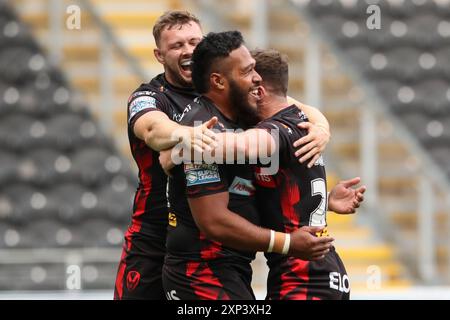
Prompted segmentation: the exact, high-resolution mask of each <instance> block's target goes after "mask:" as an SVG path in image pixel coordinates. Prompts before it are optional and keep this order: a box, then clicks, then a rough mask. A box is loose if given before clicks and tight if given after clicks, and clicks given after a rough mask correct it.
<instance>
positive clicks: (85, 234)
mask: <svg viewBox="0 0 450 320" xmlns="http://www.w3.org/2000/svg"><path fill="white" fill-rule="evenodd" d="M123 229H124V227H123V225H119V226H118V225H117V224H115V223H112V222H111V221H109V220H105V219H99V218H92V219H89V220H86V221H84V222H83V223H82V224H81V225H79V226H78V227H77V228H76V231H75V232H77V233H78V235H79V237H80V238H81V239H83V246H84V247H117V246H120V245H121V244H122V241H123V232H124V230H123Z"/></svg>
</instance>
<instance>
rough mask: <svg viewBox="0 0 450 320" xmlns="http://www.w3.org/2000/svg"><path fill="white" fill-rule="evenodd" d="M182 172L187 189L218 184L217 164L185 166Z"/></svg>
mask: <svg viewBox="0 0 450 320" xmlns="http://www.w3.org/2000/svg"><path fill="white" fill-rule="evenodd" d="M184 172H185V174H186V182H187V186H188V187H192V186H196V185H200V184H207V183H214V182H220V174H219V167H218V166H217V164H185V165H184Z"/></svg>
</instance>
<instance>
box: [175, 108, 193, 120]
mask: <svg viewBox="0 0 450 320" xmlns="http://www.w3.org/2000/svg"><path fill="white" fill-rule="evenodd" d="M191 110H192V106H191V105H190V104H188V105H187V106H186V108H184V110H183V113H175V114H174V115H173V121H175V122H181V120H183V118H184V116H185V115H186V114H187V113H188V112H189V111H191Z"/></svg>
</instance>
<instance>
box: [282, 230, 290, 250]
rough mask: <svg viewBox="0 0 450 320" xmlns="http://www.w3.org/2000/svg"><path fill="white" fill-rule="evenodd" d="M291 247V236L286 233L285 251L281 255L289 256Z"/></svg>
mask: <svg viewBox="0 0 450 320" xmlns="http://www.w3.org/2000/svg"><path fill="white" fill-rule="evenodd" d="M290 246H291V235H290V234H289V233H286V234H285V238H284V245H283V251H282V252H281V254H288V252H289V247H290Z"/></svg>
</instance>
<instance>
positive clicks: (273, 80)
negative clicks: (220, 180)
mask: <svg viewBox="0 0 450 320" xmlns="http://www.w3.org/2000/svg"><path fill="white" fill-rule="evenodd" d="M253 57H254V58H255V60H256V66H255V70H256V71H257V72H258V73H259V74H260V75H261V76H262V79H263V81H262V85H261V86H260V87H259V88H258V94H259V99H258V103H257V105H258V108H257V109H253V110H254V111H255V113H257V116H258V117H259V118H260V119H263V121H261V122H259V123H258V124H257V125H256V127H255V128H254V129H250V130H247V131H245V132H243V133H239V134H235V133H223V134H218V135H217V137H216V141H217V142H218V143H219V147H218V148H221V147H223V148H224V149H225V150H234V151H235V153H237V154H239V153H241V154H245V156H246V158H247V159H249V160H256V159H260V157H261V153H260V149H261V148H262V147H263V148H264V146H268V149H269V154H272V155H273V154H274V153H276V154H277V155H278V157H277V159H278V160H279V170H277V171H276V172H272V173H270V174H268V173H261V170H262V169H261V167H258V168H257V169H256V203H257V209H258V213H259V214H260V218H261V224H262V226H263V227H265V228H268V229H271V241H270V245H269V248H268V250H267V252H266V254H265V255H266V257H267V260H268V266H269V269H270V272H269V277H268V280H267V289H268V293H267V298H268V299H271V300H275V299H276V300H278V299H286V300H294V299H295V300H299V299H302V300H304V299H316V300H319V299H320V300H321V299H349V292H350V285H349V279H348V276H347V274H346V270H345V267H344V265H343V263H342V261H341V259H340V258H339V255H338V254H337V252H336V251H335V249H334V247H331V250H330V251H329V252H327V253H326V254H325V257H324V259H320V260H317V261H306V260H304V259H300V258H298V257H293V256H288V255H287V253H290V251H289V250H290V248H289V242H290V239H289V237H290V235H291V234H292V232H296V231H297V230H301V229H302V228H305V227H307V228H308V227H312V226H314V227H326V226H327V222H326V211H327V208H328V209H330V210H332V211H335V212H337V213H341V214H349V213H354V212H355V209H356V208H357V207H359V205H360V202H361V201H363V194H364V192H365V187H359V188H357V189H352V188H351V187H352V186H354V185H356V184H358V183H359V182H360V179H359V178H354V179H352V180H349V181H343V182H341V183H339V184H338V185H337V186H335V187H334V188H333V189H332V191H331V193H330V196H329V199H328V200H329V205H328V206H327V191H326V174H325V167H324V162H323V159H322V158H320V159H319V160H318V161H317V162H316V163H315V164H314V166H313V167H312V168H309V167H308V166H306V165H304V164H300V163H298V161H297V159H296V157H295V150H294V148H293V145H292V143H293V142H294V141H296V140H298V139H300V138H301V137H303V136H304V135H305V134H306V132H305V131H304V130H302V129H300V128H298V126H297V124H298V122H299V121H308V119H307V117H306V116H305V114H304V113H302V112H299V110H298V108H297V107H296V106H295V105H289V103H288V100H287V96H286V93H287V86H288V63H287V58H286V57H285V56H283V55H281V54H280V53H279V52H277V51H275V50H267V51H254V52H253ZM230 87H236V83H234V84H232V85H230ZM244 89H245V87H243V86H241V87H240V88H235V90H234V94H237V95H238V97H239V99H242V100H240V101H241V102H240V103H238V101H239V100H237V99H234V101H235V103H238V106H239V109H240V110H243V108H245V110H247V112H246V114H248V115H250V114H251V113H252V112H251V111H250V110H248V108H252V104H248V103H244V102H242V101H246V100H245V96H244V94H245V90H244ZM230 98H231V97H230ZM248 119H250V120H252V119H251V118H248ZM275 137H277V139H275ZM237 141H241V142H242V143H237ZM274 151H275V152H274ZM272 159H274V157H273V156H272ZM209 200H212V199H209ZM191 203H193V201H191ZM195 206H196V207H195V209H194V208H192V210H193V212H194V216H196V217H197V219H196V221H197V223H198V224H199V225H203V224H208V223H209V224H212V223H214V221H215V220H216V219H218V218H217V216H218V215H219V214H220V213H218V212H220V211H221V210H223V209H221V208H220V207H219V206H218V204H217V203H214V204H213V203H210V202H209V201H200V202H199V203H195ZM213 211H214V212H215V214H212V213H211V212H213ZM236 232H238V231H237V230H236ZM324 235H326V236H327V235H328V232H327V230H326V229H324V230H323V231H322V232H320V233H318V234H317V236H319V237H322V236H324ZM213 239H214V238H213ZM281 248H283V249H282V250H281V252H280V249H281Z"/></svg>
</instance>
